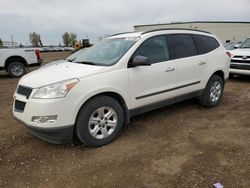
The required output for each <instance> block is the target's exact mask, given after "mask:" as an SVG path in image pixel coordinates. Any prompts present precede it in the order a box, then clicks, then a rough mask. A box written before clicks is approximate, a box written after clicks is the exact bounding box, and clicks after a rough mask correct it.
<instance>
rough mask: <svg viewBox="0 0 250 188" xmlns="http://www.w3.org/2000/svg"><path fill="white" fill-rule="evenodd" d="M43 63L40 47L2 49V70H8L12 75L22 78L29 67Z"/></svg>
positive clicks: (0, 62)
mask: <svg viewBox="0 0 250 188" xmlns="http://www.w3.org/2000/svg"><path fill="white" fill-rule="evenodd" d="M41 63H42V59H41V56H40V51H39V49H34V48H6V49H5V48H3V49H0V70H5V71H7V72H8V73H9V74H10V75H11V76H12V77H15V78H20V77H22V76H23V75H24V74H25V73H26V72H27V68H28V67H32V66H39V65H41Z"/></svg>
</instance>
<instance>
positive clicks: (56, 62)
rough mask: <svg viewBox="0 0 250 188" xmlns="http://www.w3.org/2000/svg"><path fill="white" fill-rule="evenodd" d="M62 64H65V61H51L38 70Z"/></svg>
mask: <svg viewBox="0 0 250 188" xmlns="http://www.w3.org/2000/svg"><path fill="white" fill-rule="evenodd" d="M63 62H65V60H63V59H61V60H57V61H52V62H50V63H46V64H44V65H42V66H41V67H40V68H39V69H43V68H47V67H50V66H52V65H56V64H58V63H63Z"/></svg>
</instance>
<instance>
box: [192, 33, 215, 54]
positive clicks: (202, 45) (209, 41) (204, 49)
mask: <svg viewBox="0 0 250 188" xmlns="http://www.w3.org/2000/svg"><path fill="white" fill-rule="evenodd" d="M193 37H194V40H195V43H196V46H197V48H198V51H199V54H206V53H208V52H211V51H213V50H215V49H216V48H218V47H219V46H220V44H219V43H218V41H217V40H216V39H215V38H213V37H209V36H203V35H193Z"/></svg>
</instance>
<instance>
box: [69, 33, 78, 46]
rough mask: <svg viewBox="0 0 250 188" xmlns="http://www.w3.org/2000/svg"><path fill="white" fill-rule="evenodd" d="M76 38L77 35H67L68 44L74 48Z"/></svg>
mask: <svg viewBox="0 0 250 188" xmlns="http://www.w3.org/2000/svg"><path fill="white" fill-rule="evenodd" d="M76 38H77V35H76V34H75V33H70V34H69V43H70V44H71V45H72V46H74V45H75V43H76V41H77V40H76Z"/></svg>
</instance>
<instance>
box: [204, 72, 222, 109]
mask: <svg viewBox="0 0 250 188" xmlns="http://www.w3.org/2000/svg"><path fill="white" fill-rule="evenodd" d="M223 90H224V82H223V80H222V78H221V77H220V76H218V75H213V76H212V77H211V78H210V79H209V81H208V83H207V86H206V88H205V90H204V93H203V96H202V97H201V99H200V103H201V104H202V105H203V106H205V107H214V106H216V105H217V104H218V103H219V102H220V100H221V97H222V95H223Z"/></svg>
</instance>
